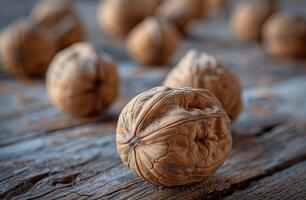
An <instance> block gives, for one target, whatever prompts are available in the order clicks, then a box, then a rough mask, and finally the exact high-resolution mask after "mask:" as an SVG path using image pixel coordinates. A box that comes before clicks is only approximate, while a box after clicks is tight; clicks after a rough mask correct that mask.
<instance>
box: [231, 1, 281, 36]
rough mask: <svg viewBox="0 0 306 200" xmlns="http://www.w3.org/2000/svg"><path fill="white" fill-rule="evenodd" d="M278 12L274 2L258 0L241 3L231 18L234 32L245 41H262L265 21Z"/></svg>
mask: <svg viewBox="0 0 306 200" xmlns="http://www.w3.org/2000/svg"><path fill="white" fill-rule="evenodd" d="M275 10H276V3H275V1H272V0H270V1H269V0H256V1H246V2H242V3H239V4H238V5H237V6H236V7H235V9H234V11H233V14H232V16H231V25H232V30H233V32H234V34H235V36H236V37H237V38H238V39H240V40H243V41H252V40H259V39H261V33H262V26H263V24H264V22H265V20H266V19H267V18H268V17H269V16H270V15H272V14H273V13H274V12H275Z"/></svg>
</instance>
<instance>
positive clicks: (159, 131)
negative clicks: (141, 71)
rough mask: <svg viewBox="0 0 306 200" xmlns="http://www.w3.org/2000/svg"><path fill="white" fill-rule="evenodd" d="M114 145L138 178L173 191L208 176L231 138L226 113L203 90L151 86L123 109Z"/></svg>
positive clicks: (226, 152) (215, 166)
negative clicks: (167, 187) (172, 188)
mask: <svg viewBox="0 0 306 200" xmlns="http://www.w3.org/2000/svg"><path fill="white" fill-rule="evenodd" d="M116 142H117V149H118V152H119V154H120V158H121V160H122V162H123V163H124V164H125V165H127V166H128V167H129V168H130V169H131V170H132V171H133V172H134V173H136V174H137V175H138V176H140V177H142V178H143V179H144V180H146V181H148V182H151V183H153V184H157V185H162V186H177V185H184V184H190V183H194V182H198V181H204V180H206V179H208V178H209V177H210V176H212V175H213V174H214V172H215V171H216V170H217V169H218V168H219V167H220V166H221V165H222V164H223V163H224V161H225V159H226V158H227V156H228V154H229V152H230V150H231V146H232V137H231V130H230V120H229V118H228V115H227V113H226V112H225V110H224V109H223V108H222V106H221V104H220V102H219V101H218V100H217V98H216V97H215V96H214V95H213V94H212V93H210V92H209V91H208V90H204V89H193V88H181V89H173V88H168V87H156V88H153V89H151V90H148V91H145V92H143V93H141V94H139V95H138V96H136V97H135V98H134V99H132V100H131V101H130V102H129V103H128V104H127V105H126V106H125V108H124V109H123V110H122V112H121V114H120V116H119V121H118V126H117V137H116Z"/></svg>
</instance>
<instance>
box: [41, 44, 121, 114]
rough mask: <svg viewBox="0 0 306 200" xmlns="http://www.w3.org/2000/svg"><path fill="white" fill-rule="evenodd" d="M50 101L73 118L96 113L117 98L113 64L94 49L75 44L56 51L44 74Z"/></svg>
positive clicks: (87, 45)
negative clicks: (45, 74)
mask: <svg viewBox="0 0 306 200" xmlns="http://www.w3.org/2000/svg"><path fill="white" fill-rule="evenodd" d="M47 89H48V94H49V97H50V99H51V102H52V103H53V104H54V105H55V106H57V107H58V108H60V109H62V110H64V111H66V112H68V113H71V114H73V115H76V116H87V115H93V114H99V113H100V112H101V111H103V110H104V109H106V108H107V107H108V106H109V105H110V104H111V103H112V102H113V101H114V100H115V99H116V97H117V93H118V74H117V69H116V64H115V63H114V62H113V60H112V59H111V58H109V57H108V56H106V55H101V56H100V55H99V54H98V53H97V50H96V49H95V48H94V46H92V45H90V44H88V43H76V44H74V45H72V46H71V47H68V48H66V49H64V50H62V51H61V52H59V53H58V54H57V55H56V56H55V58H54V59H53V61H52V62H51V64H50V67H49V69H48V72H47Z"/></svg>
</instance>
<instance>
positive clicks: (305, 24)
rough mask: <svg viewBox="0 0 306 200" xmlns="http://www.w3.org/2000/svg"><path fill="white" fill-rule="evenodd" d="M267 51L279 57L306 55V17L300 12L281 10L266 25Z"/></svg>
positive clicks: (264, 34) (265, 44) (265, 42)
mask: <svg viewBox="0 0 306 200" xmlns="http://www.w3.org/2000/svg"><path fill="white" fill-rule="evenodd" d="M263 36H264V46H265V49H266V51H267V52H268V53H269V54H270V55H273V56H279V57H302V56H306V19H305V18H303V17H301V16H299V15H298V14H294V13H289V12H279V13H277V14H275V15H273V16H272V17H270V18H269V19H268V21H267V22H266V23H265V25H264V31H263Z"/></svg>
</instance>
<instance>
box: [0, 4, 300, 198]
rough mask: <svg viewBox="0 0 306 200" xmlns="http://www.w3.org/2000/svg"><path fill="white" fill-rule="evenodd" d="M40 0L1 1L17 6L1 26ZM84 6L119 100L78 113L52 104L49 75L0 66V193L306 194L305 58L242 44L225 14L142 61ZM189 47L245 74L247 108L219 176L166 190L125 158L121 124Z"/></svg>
mask: <svg viewBox="0 0 306 200" xmlns="http://www.w3.org/2000/svg"><path fill="white" fill-rule="evenodd" d="M17 2H18V3H17ZM34 2H35V1H33V0H31V1H27V3H26V2H22V3H20V1H17V0H6V1H2V3H1V4H2V5H10V6H13V7H10V10H11V11H12V12H6V13H5V14H2V15H1V16H2V19H1V26H2V27H3V26H5V25H7V23H9V22H11V21H13V20H14V19H15V18H16V16H18V15H25V14H27V13H29V9H30V8H31V6H32V4H33V3H34ZM77 3H78V4H77V5H78V8H79V10H80V13H81V15H82V17H83V20H84V21H85V22H86V23H85V24H86V27H87V31H88V38H89V40H90V41H91V42H93V43H95V44H96V45H97V46H98V47H99V48H100V49H101V50H103V51H106V52H108V53H109V54H111V55H112V56H113V57H114V58H115V59H116V60H117V61H118V64H119V71H120V76H121V89H120V98H119V99H118V100H117V101H116V103H115V104H114V105H113V106H112V107H111V108H110V109H109V111H108V112H106V113H104V114H101V116H97V117H94V118H83V119H80V118H74V117H72V116H69V115H68V114H65V113H63V112H61V111H59V110H57V109H56V108H54V107H53V106H52V105H51V104H50V102H49V99H48V96H47V93H46V90H45V86H44V81H43V80H31V81H30V80H21V79H17V78H14V77H11V76H8V75H6V74H5V73H4V72H1V74H0V105H1V109H0V110H1V111H0V199H11V198H13V199H58V198H60V199H128V198H130V199H198V198H203V199H233V200H234V199H294V200H296V199H306V61H305V60H304V61H303V60H299V61H294V60H285V59H275V58H271V57H269V56H267V55H266V54H265V52H264V51H263V49H262V47H261V45H260V44H256V43H247V44H246V43H242V42H239V41H236V40H235V39H234V38H233V36H232V34H231V32H230V29H229V27H228V24H227V17H226V16H227V14H224V16H217V17H213V18H210V19H206V20H201V21H199V22H196V23H195V24H193V26H192V27H191V33H190V36H188V37H187V38H185V39H184V41H183V43H182V45H181V49H180V51H179V52H178V53H177V55H176V56H175V58H174V60H173V63H172V64H170V65H169V66H162V67H156V66H151V67H144V66H137V65H136V64H134V63H133V62H132V61H131V60H130V58H129V57H128V55H127V53H126V51H125V49H124V41H118V40H112V39H110V38H108V37H107V36H104V35H103V34H102V33H100V31H99V30H98V28H97V26H96V23H95V8H96V3H97V2H96V1H93V0H92V1H85V0H79V1H78V2H77ZM282 7H283V9H291V10H297V11H301V12H305V14H306V9H305V8H306V2H305V1H302V0H294V1H292V0H287V1H282ZM1 10H5V8H4V7H3V6H1ZM13 11H15V12H18V15H17V14H14V12H13ZM190 48H194V49H199V50H203V51H207V52H208V53H211V54H213V55H215V56H217V57H218V58H220V60H222V62H223V63H224V64H225V65H226V66H228V67H229V68H230V69H231V70H232V71H234V72H235V73H236V74H238V75H239V76H240V78H241V81H242V83H243V85H244V105H245V106H244V112H243V114H242V115H241V117H240V118H239V120H238V121H237V122H236V123H235V124H233V128H232V134H233V138H234V145H233V150H232V152H231V154H230V156H229V158H228V159H227V160H226V162H225V164H224V165H223V166H222V167H221V168H220V169H219V170H218V171H217V173H216V174H215V175H214V176H213V177H211V178H210V179H209V180H207V181H205V182H200V183H196V184H193V185H188V186H182V187H174V188H164V187H159V186H155V185H152V184H150V183H147V182H145V181H143V180H142V179H141V178H139V177H137V176H135V175H134V174H133V173H131V172H130V171H129V170H128V168H127V167H125V166H124V165H123V164H122V162H121V161H120V158H119V155H118V153H117V151H116V145H115V128H116V121H117V117H118V115H119V113H120V111H121V109H122V107H123V106H124V105H125V104H126V103H127V102H128V101H129V100H130V99H131V98H132V97H133V96H135V95H136V94H138V93H140V92H142V91H144V90H147V89H149V88H152V87H154V86H158V85H160V84H161V83H162V81H163V79H164V77H165V75H166V73H167V72H168V71H169V70H170V69H171V66H173V65H174V64H175V63H176V62H177V61H178V60H179V59H180V57H181V56H182V55H183V54H185V53H186V52H187V50H188V49H190Z"/></svg>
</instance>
